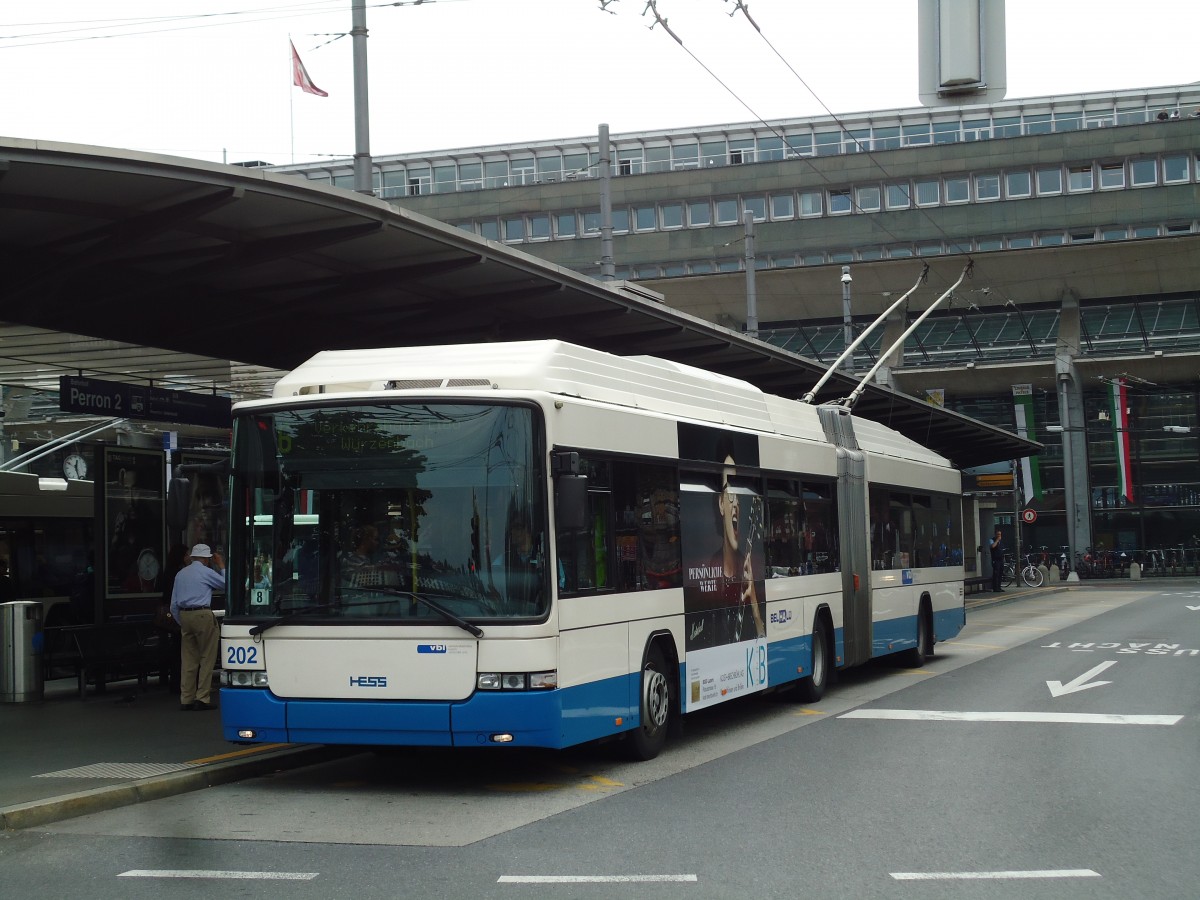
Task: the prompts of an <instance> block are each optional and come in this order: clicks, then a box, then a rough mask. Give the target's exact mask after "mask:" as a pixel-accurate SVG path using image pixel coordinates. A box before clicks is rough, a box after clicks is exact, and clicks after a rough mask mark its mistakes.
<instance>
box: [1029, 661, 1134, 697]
mask: <svg viewBox="0 0 1200 900" xmlns="http://www.w3.org/2000/svg"><path fill="white" fill-rule="evenodd" d="M1116 664H1117V661H1116V660H1115V659H1110V660H1109V661H1108V662H1102V663H1100V665H1098V666H1096V668H1094V669H1088V670H1087V671H1086V672H1084V673H1083V674H1082V675H1080V676H1078V677H1076V678H1072V679H1071V680H1070V681H1068V682H1067V683H1066V684H1064V683H1063V682H1061V681H1047V682H1046V687H1048V688H1050V696H1051V697H1061V696H1062V695H1063V694H1074V693H1078V692H1079V691H1086V690H1087V689H1088V688H1094V687H1100V686H1101V685H1103V684H1112V682H1111V681H1089V679H1091V678H1094V677H1095V676H1097V675H1099V674H1100V673H1101V672H1103V671H1104V670H1105V669H1108V668H1111V667H1112V666H1115V665H1116Z"/></svg>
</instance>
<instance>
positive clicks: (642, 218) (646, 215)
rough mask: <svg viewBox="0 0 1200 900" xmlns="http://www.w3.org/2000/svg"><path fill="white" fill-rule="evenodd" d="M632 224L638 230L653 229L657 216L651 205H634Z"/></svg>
mask: <svg viewBox="0 0 1200 900" xmlns="http://www.w3.org/2000/svg"><path fill="white" fill-rule="evenodd" d="M633 224H634V227H635V228H636V229H637V230H638V231H653V230H654V229H655V227H656V226H657V225H658V216H657V215H656V214H655V211H654V207H653V206H635V207H634V208H633Z"/></svg>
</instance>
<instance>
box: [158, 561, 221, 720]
mask: <svg viewBox="0 0 1200 900" xmlns="http://www.w3.org/2000/svg"><path fill="white" fill-rule="evenodd" d="M188 556H189V558H190V560H191V562H190V563H189V564H188V565H186V566H184V567H183V568H182V569H180V570H179V574H178V575H176V576H175V586H174V588H173V589H172V590H171V617H172V618H173V619H174V620H175V621H176V622H178V623H179V632H180V640H181V643H182V648H183V649H182V651H181V654H180V655H181V657H182V664H181V666H180V668H181V675H180V683H179V703H180V706H179V708H180V709H181V710H183V711H185V712H188V711H191V710H202V709H216V704H214V703H213V702H212V700H211V699H210V698H209V694H210V692H211V691H212V673H213V667H214V666H215V665H216V663H217V646H218V644H219V643H220V640H219V639H220V630H219V629H218V628H217V620H216V617H215V616H214V615H213V612H212V594H213V591H214V590H220V591H223V590H225V561H224V560H223V559H222V558H221V554H220V553H213V552H212V550H211V549H209V546H208V544H197V545H196V546H194V547H193V548H192V552H191V553H189V554H188Z"/></svg>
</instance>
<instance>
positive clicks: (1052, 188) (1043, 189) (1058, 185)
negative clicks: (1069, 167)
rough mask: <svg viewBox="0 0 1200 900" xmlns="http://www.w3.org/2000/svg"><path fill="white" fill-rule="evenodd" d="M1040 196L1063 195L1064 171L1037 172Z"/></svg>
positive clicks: (1039, 170)
mask: <svg viewBox="0 0 1200 900" xmlns="http://www.w3.org/2000/svg"><path fill="white" fill-rule="evenodd" d="M1037 190H1038V196H1042V197H1044V196H1046V195H1047V194H1061V193H1062V169H1038V170H1037Z"/></svg>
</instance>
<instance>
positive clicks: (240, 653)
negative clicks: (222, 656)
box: [225, 644, 258, 666]
mask: <svg viewBox="0 0 1200 900" xmlns="http://www.w3.org/2000/svg"><path fill="white" fill-rule="evenodd" d="M225 649H226V650H227V651H228V653H229V656H228V658H226V660H225V665H227V666H253V665H257V664H258V648H257V647H246V646H243V645H240V644H230V645H229V646H228V647H227V648H225Z"/></svg>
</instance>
